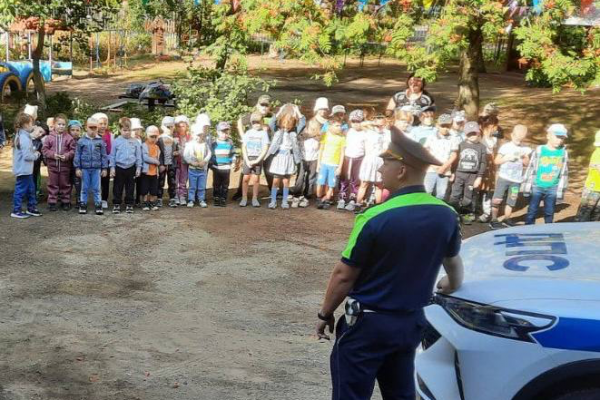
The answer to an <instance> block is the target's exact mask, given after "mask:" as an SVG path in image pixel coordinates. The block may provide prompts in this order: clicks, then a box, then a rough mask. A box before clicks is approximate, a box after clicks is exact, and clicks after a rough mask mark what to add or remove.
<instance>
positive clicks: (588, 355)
mask: <svg viewBox="0 0 600 400" xmlns="http://www.w3.org/2000/svg"><path fill="white" fill-rule="evenodd" d="M461 255H462V257H463V261H464V263H465V283H464V285H463V287H461V289H460V290H458V291H456V292H455V293H453V294H452V295H451V296H441V295H437V296H435V300H434V303H433V304H432V305H430V306H428V307H427V308H426V309H425V313H426V316H427V320H428V322H429V324H430V325H431V326H430V329H429V331H428V333H427V334H426V336H425V339H424V341H423V345H422V349H421V351H420V352H419V354H418V356H417V359H416V372H415V377H416V382H417V390H418V392H419V394H420V396H421V397H422V398H423V399H427V400H534V399H536V400H537V399H540V400H541V399H543V400H592V399H593V400H598V399H600V222H589V223H561V224H548V225H534V226H523V227H514V228H508V229H503V230H498V231H493V232H487V233H484V234H481V235H477V236H475V237H472V238H470V239H468V240H465V242H464V244H463V249H462V251H461ZM431 328H433V329H431Z"/></svg>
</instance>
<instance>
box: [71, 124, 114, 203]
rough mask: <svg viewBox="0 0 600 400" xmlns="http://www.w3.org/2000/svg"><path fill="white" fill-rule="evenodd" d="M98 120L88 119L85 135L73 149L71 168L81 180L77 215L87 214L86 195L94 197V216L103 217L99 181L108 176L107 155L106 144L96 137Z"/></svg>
mask: <svg viewBox="0 0 600 400" xmlns="http://www.w3.org/2000/svg"><path fill="white" fill-rule="evenodd" d="M98 125H99V123H98V120H97V119H96V118H94V117H90V118H88V120H87V124H86V130H87V132H86V134H85V135H84V136H83V137H82V138H81V139H79V141H78V142H77V147H76V148H75V158H74V159H73V166H74V167H75V168H76V171H75V173H76V174H77V176H78V177H80V178H81V198H80V204H79V214H87V202H88V193H89V192H90V191H91V192H92V193H93V195H94V207H95V211H96V215H103V214H104V210H103V207H102V196H101V193H100V179H101V178H103V177H105V176H108V154H107V153H106V143H105V142H104V141H103V140H102V138H101V137H100V136H98Z"/></svg>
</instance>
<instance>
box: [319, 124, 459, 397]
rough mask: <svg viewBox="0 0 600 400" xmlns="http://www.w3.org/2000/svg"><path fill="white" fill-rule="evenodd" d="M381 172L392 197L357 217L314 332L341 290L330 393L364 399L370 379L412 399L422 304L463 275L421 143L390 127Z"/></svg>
mask: <svg viewBox="0 0 600 400" xmlns="http://www.w3.org/2000/svg"><path fill="white" fill-rule="evenodd" d="M382 157H383V159H384V163H383V166H382V167H381V168H380V172H381V174H382V176H383V184H384V185H385V187H386V188H387V189H389V190H390V192H391V193H393V194H392V195H391V197H390V198H389V199H388V200H387V201H386V202H384V203H382V204H379V205H377V206H374V207H371V208H369V209H367V210H365V211H364V212H363V213H361V214H359V215H358V216H357V217H356V221H355V223H354V228H353V230H352V233H351V235H350V239H349V241H348V245H347V247H346V249H345V250H344V251H343V253H342V259H341V261H340V262H339V263H338V264H337V265H336V266H335V268H334V270H333V273H332V274H331V277H330V280H329V283H328V286H327V292H326V294H325V299H324V301H323V306H322V308H321V310H320V311H319V313H318V318H319V323H318V324H317V328H316V329H317V332H316V333H317V336H318V337H319V338H320V339H329V336H328V335H327V334H326V332H325V330H326V329H327V328H328V329H329V331H330V332H333V327H334V324H335V317H334V314H333V313H334V311H335V310H336V309H337V307H338V306H339V305H340V304H341V303H342V302H343V301H344V299H345V298H346V297H348V299H347V302H346V305H345V310H346V312H345V315H344V316H343V317H342V318H340V319H339V320H338V322H337V326H336V341H335V345H334V347H333V351H332V353H331V375H332V383H333V397H332V398H333V400H363V399H365V400H366V399H370V398H371V395H372V394H373V389H374V386H375V380H377V382H378V383H379V387H380V389H381V394H382V397H383V399H384V400H401V399H402V400H414V399H415V386H414V381H413V373H414V356H415V350H416V348H417V346H418V344H419V341H420V339H421V334H422V331H423V328H424V326H425V318H424V313H423V307H424V306H426V305H427V303H428V301H429V299H430V298H431V294H432V292H433V289H434V285H435V280H436V277H437V275H438V272H439V269H440V266H441V265H442V264H443V266H444V268H445V270H446V273H447V275H446V276H444V277H443V278H442V279H441V280H440V281H439V282H438V284H437V288H438V290H439V291H440V292H442V293H451V292H453V291H455V290H456V289H458V287H459V286H460V285H461V283H462V276H463V265H462V260H461V258H460V256H459V251H460V246H461V233H460V226H459V222H458V217H457V214H456V213H455V211H454V210H453V209H452V208H451V207H450V206H448V205H447V204H446V203H444V202H443V201H441V200H438V199H436V198H435V197H433V196H431V195H429V194H427V193H426V192H425V187H424V186H423V180H424V177H425V173H426V172H427V168H428V167H429V166H430V165H441V163H440V162H439V161H438V160H436V159H435V158H434V157H433V156H432V155H431V154H429V153H428V152H427V151H426V150H425V149H424V148H423V147H422V146H421V145H420V144H418V143H416V142H413V141H412V140H410V139H409V138H407V137H406V136H404V134H402V133H401V132H400V130H398V129H397V128H395V127H392V143H391V145H390V147H389V149H388V150H387V151H386V152H385V153H383V154H382Z"/></svg>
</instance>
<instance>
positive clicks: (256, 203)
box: [252, 199, 260, 208]
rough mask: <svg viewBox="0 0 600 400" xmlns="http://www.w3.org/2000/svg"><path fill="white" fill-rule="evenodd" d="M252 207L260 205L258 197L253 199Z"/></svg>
mask: <svg viewBox="0 0 600 400" xmlns="http://www.w3.org/2000/svg"><path fill="white" fill-rule="evenodd" d="M252 207H256V208H258V207H260V202H259V201H258V200H257V199H252Z"/></svg>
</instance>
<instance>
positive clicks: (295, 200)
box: [292, 197, 300, 208]
mask: <svg viewBox="0 0 600 400" xmlns="http://www.w3.org/2000/svg"><path fill="white" fill-rule="evenodd" d="M299 205H300V198H298V197H294V198H293V199H292V208H298V206H299Z"/></svg>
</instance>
